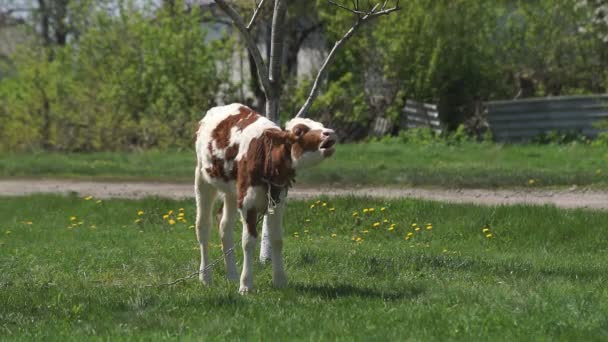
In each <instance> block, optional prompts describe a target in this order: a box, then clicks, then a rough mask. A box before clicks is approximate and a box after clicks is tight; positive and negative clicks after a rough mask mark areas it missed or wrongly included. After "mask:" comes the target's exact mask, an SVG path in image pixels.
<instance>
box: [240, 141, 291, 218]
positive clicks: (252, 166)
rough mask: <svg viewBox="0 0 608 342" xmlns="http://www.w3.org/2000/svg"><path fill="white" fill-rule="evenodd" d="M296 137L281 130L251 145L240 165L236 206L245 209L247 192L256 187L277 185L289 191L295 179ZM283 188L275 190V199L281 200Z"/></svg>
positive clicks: (273, 188)
mask: <svg viewBox="0 0 608 342" xmlns="http://www.w3.org/2000/svg"><path fill="white" fill-rule="evenodd" d="M294 140H295V137H294V136H293V135H292V134H291V133H289V132H285V131H281V130H279V129H269V130H266V131H264V134H263V135H262V136H261V137H259V138H254V139H252V140H251V142H250V144H249V150H248V151H247V153H246V154H245V156H244V157H243V158H242V159H241V160H240V161H239V162H238V165H237V175H236V178H237V184H236V186H237V206H238V207H239V208H242V207H243V200H244V198H245V196H246V195H247V190H248V189H249V188H250V187H254V186H266V185H267V182H266V181H265V180H269V181H271V182H272V183H274V184H278V185H281V186H285V187H290V186H291V184H292V182H293V179H294V178H295V171H294V169H293V167H292V164H291V163H292V162H291V154H290V152H291V144H292V143H293V141H294ZM280 191H281V188H279V187H276V186H275V187H272V189H271V193H272V196H273V197H275V198H276V197H278V195H279V193H280Z"/></svg>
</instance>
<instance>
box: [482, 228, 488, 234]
mask: <svg viewBox="0 0 608 342" xmlns="http://www.w3.org/2000/svg"><path fill="white" fill-rule="evenodd" d="M481 231H482V232H484V233H487V232H489V231H490V229H488V228H487V227H486V228H483V229H482V230H481Z"/></svg>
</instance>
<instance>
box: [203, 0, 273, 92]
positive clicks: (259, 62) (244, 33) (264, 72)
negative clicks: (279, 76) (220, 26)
mask: <svg viewBox="0 0 608 342" xmlns="http://www.w3.org/2000/svg"><path fill="white" fill-rule="evenodd" d="M215 3H216V4H217V5H218V6H219V7H220V8H221V9H222V11H224V13H226V15H228V16H229V17H230V19H232V22H233V23H234V25H235V26H236V28H237V29H238V30H239V32H240V33H241V37H242V38H243V40H244V41H245V44H246V45H247V49H248V50H249V53H251V56H252V57H253V60H254V61H255V66H256V67H257V69H258V77H259V79H260V83H262V88H263V89H264V93H265V94H266V96H268V94H270V93H271V92H272V88H271V86H270V80H269V78H268V68H267V67H266V63H264V59H262V55H261V54H260V50H259V49H258V46H257V44H256V43H255V39H254V38H253V37H252V36H251V34H249V30H248V29H247V26H245V23H244V22H243V19H241V17H240V16H239V14H238V13H237V12H236V11H235V10H234V8H232V6H230V5H229V4H228V3H227V2H226V1H225V0H215Z"/></svg>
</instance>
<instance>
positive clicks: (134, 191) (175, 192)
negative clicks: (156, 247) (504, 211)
mask: <svg viewBox="0 0 608 342" xmlns="http://www.w3.org/2000/svg"><path fill="white" fill-rule="evenodd" d="M34 193H77V194H78V195H81V196H88V195H91V196H94V197H96V198H141V197H146V196H160V197H168V198H174V199H182V198H190V197H193V189H192V185H190V184H183V183H178V184H171V183H160V182H92V181H71V180H56V179H42V180H0V196H23V195H28V194H34ZM321 194H323V195H327V196H347V195H353V196H362V197H363V196H370V197H378V198H404V197H409V198H422V199H429V200H436V201H445V202H454V203H475V204H484V205H498V204H516V203H527V204H536V205H543V204H551V205H555V206H558V207H561V208H588V209H603V210H607V209H608V192H600V191H588V190H584V189H583V190H577V189H571V190H531V189H523V190H483V189H462V190H444V189H420V188H399V187H390V188H389V187H365V188H333V187H319V188H297V187H296V188H295V189H292V190H290V193H289V197H290V198H297V199H310V198H315V197H318V196H319V195H321Z"/></svg>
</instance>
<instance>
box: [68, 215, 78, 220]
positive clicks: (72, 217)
mask: <svg viewBox="0 0 608 342" xmlns="http://www.w3.org/2000/svg"><path fill="white" fill-rule="evenodd" d="M76 220H78V218H77V217H76V216H70V221H76Z"/></svg>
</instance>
